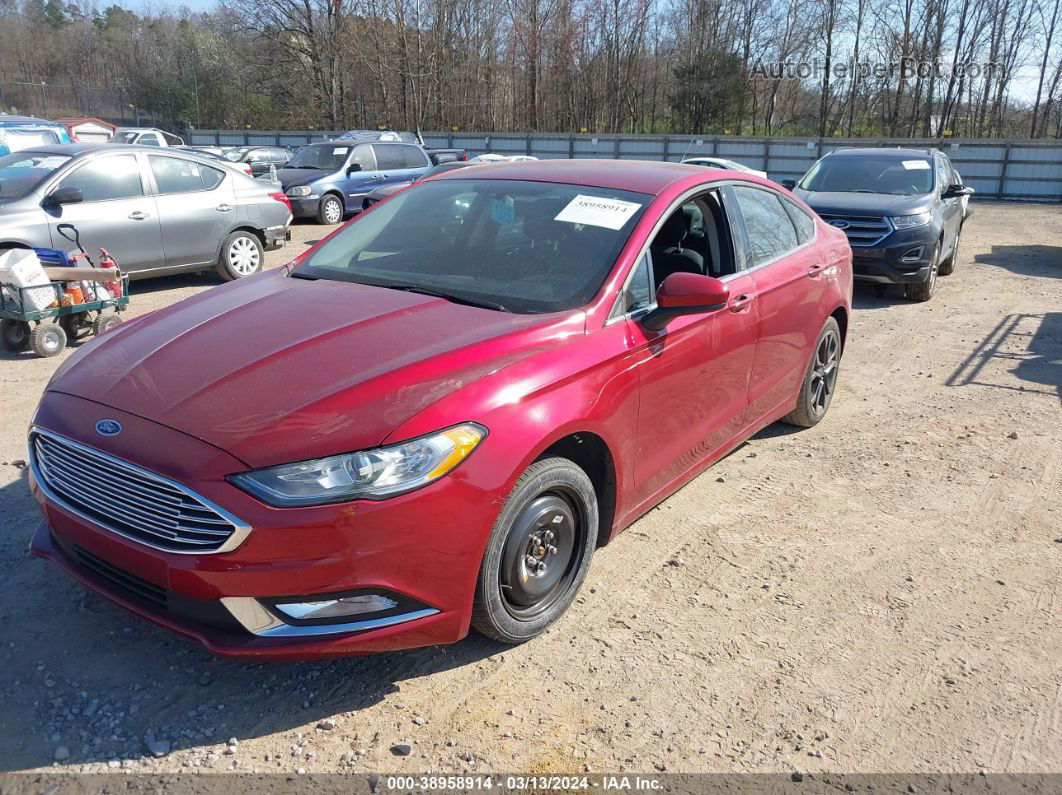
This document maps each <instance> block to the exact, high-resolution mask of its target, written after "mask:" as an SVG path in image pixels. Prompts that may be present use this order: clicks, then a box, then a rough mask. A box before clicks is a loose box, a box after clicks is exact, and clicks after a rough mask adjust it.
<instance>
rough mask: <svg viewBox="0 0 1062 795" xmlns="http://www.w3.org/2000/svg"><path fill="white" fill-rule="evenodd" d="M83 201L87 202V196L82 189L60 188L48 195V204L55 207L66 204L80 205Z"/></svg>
mask: <svg viewBox="0 0 1062 795" xmlns="http://www.w3.org/2000/svg"><path fill="white" fill-rule="evenodd" d="M83 201H85V194H84V193H83V192H82V190H81V188H59V190H56V191H52V193H50V194H48V198H47V202H48V203H49V204H51V205H52V206H54V207H61V206H62V205H64V204H80V203H81V202H83Z"/></svg>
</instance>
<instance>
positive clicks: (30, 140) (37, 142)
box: [0, 113, 70, 157]
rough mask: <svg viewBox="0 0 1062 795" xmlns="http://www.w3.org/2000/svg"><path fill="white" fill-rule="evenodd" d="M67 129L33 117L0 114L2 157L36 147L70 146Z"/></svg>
mask: <svg viewBox="0 0 1062 795" xmlns="http://www.w3.org/2000/svg"><path fill="white" fill-rule="evenodd" d="M68 143H70V135H69V134H68V133H67V131H66V127H64V126H63V125H61V124H57V123H56V122H54V121H48V120H47V119H35V118H33V117H32V116H8V115H7V114H6V113H0V157H2V156H3V155H9V154H11V153H12V152H19V151H21V150H23V149H29V148H31V147H34V146H51V145H52V144H68Z"/></svg>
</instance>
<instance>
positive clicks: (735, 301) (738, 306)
mask: <svg viewBox="0 0 1062 795" xmlns="http://www.w3.org/2000/svg"><path fill="white" fill-rule="evenodd" d="M753 297H754V296H751V295H749V294H748V293H743V294H741V295H739V296H738V297H737V298H732V299H730V303H729V304H728V305H727V309H729V310H730V311H731V312H743V311H744V310H745V309H747V308H748V305H749V304H751V303H752V299H753Z"/></svg>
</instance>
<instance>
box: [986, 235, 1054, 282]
mask: <svg viewBox="0 0 1062 795" xmlns="http://www.w3.org/2000/svg"><path fill="white" fill-rule="evenodd" d="M974 262H976V263H978V264H981V265H995V266H996V267H998V268H1004V269H1006V270H1008V271H1010V272H1011V273H1017V274H1020V275H1022V276H1045V277H1047V278H1054V279H1062V246H1044V245H1039V244H1036V245H1023V246H992V250H991V251H989V252H987V253H982V254H976V255H975V256H974Z"/></svg>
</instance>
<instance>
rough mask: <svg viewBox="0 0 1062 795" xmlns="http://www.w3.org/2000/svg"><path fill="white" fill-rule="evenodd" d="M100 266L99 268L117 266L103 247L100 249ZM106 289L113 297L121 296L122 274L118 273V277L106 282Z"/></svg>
mask: <svg viewBox="0 0 1062 795" xmlns="http://www.w3.org/2000/svg"><path fill="white" fill-rule="evenodd" d="M100 267H101V268H115V269H117V268H118V263H117V262H115V261H114V257H112V256H111V255H110V253H109V252H108V251H107V249H105V248H101V249H100ZM106 284H107V290H108V292H110V294H111V295H113V296H114V297H115V298H121V297H122V276H121V274H118V278H117V279H116V280H115V281H113V282H107V283H106Z"/></svg>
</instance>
